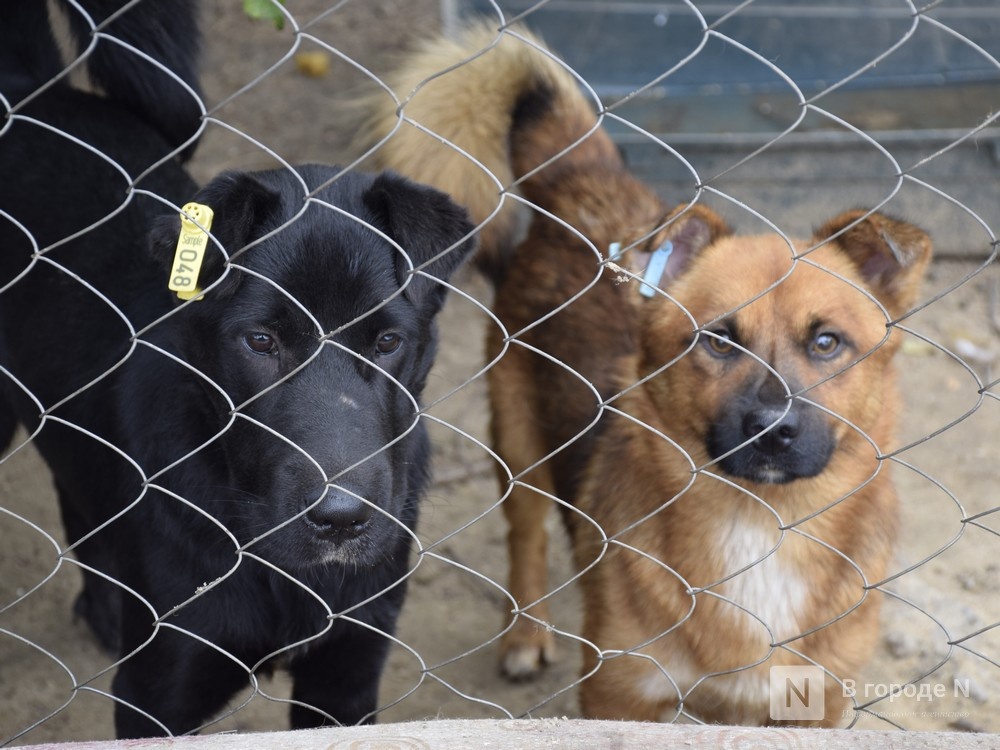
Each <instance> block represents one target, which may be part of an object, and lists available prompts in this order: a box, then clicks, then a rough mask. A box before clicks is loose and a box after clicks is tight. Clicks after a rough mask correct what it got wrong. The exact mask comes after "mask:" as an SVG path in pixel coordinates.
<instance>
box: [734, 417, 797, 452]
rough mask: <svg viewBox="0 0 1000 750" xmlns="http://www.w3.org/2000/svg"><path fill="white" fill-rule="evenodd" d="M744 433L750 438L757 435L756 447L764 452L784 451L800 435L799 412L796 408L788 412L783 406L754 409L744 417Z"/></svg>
mask: <svg viewBox="0 0 1000 750" xmlns="http://www.w3.org/2000/svg"><path fill="white" fill-rule="evenodd" d="M776 422H777V424H776V425H775V423H776ZM771 425H775V426H774V427H771ZM769 427H770V429H768V428H769ZM764 430H767V432H764ZM761 433H763V434H761ZM743 435H744V436H745V437H747V438H748V439H749V438H754V437H756V438H757V439H756V441H755V442H754V447H756V448H757V449H758V450H760V451H762V452H764V453H769V454H772V455H773V454H776V453H782V452H784V451H787V450H788V449H789V448H790V447H791V446H792V443H794V442H795V439H796V438H797V437H798V436H799V418H798V414H797V413H796V410H795V409H791V410H789V411H788V413H787V414H786V413H785V410H784V409H783V408H777V407H765V408H762V409H754V410H753V411H750V412H747V414H746V416H745V417H743ZM758 436H759V437H758Z"/></svg>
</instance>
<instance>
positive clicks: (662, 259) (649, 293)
mask: <svg viewBox="0 0 1000 750" xmlns="http://www.w3.org/2000/svg"><path fill="white" fill-rule="evenodd" d="M673 251H674V243H672V242H671V241H670V240H667V241H666V242H664V243H663V244H662V245H660V246H659V247H658V248H656V250H654V251H653V253H652V255H650V256H649V263H648V264H647V265H646V272H645V273H643V275H642V282H641V283H640V284H639V293H640V294H641V295H642V296H643V297H653V296H654V295H655V294H656V290H657V289H659V286H660V280H661V279H662V278H663V272H664V271H665V270H667V261H668V260H670V254H671V253H672V252H673Z"/></svg>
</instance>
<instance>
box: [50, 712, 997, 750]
mask: <svg viewBox="0 0 1000 750" xmlns="http://www.w3.org/2000/svg"><path fill="white" fill-rule="evenodd" d="M998 742H1000V738H998V737H997V736H996V735H987V734H969V733H959V732H902V731H898V732H889V731H871V730H856V731H855V730H849V729H791V728H789V729H781V728H778V729H770V728H769V729H760V728H752V727H720V726H680V725H671V724H641V723H635V722H615V721H586V720H578V719H572V720H571V719H534V720H524V719H519V720H513V721H504V720H500V721H494V720H456V721H443V720H442V721H435V720H431V721H416V722H408V723H405V724H379V725H375V726H366V727H344V728H339V729H315V730H302V731H297V732H269V733H259V734H209V735H201V736H198V737H177V738H172V739H170V738H166V739H164V738H160V739H148V740H119V741H111V742H79V743H62V744H55V745H32V746H31V747H34V748H36V750H37V749H39V748H48V749H50V750H154V749H155V748H162V749H163V750H245V749H246V748H264V749H266V750H292V749H293V748H294V750H460V749H461V750H468V749H469V748H482V749H484V750H485V749H488V748H497V749H498V750H508V749H509V748H526V750H535V749H537V750H541V749H542V748H545V750H579V749H580V748H587V749H588V750H590V748H594V749H595V750H600V749H601V748H615V750H663V748H669V747H677V748H727V749H728V748H732V749H733V750H737V749H739V750H743V749H746V750H757V749H758V748H760V749H761V750H766V749H767V748H782V750H785V749H791V750H795V749H796V748H803V750H805V749H806V748H834V749H838V750H839V749H840V748H843V749H845V750H846V749H848V748H850V749H851V750H892V749H893V748H920V749H921V750H938V748H940V750H946V749H947V750H953V749H954V750H968V749H970V748H977V749H980V748H981V749H982V750H986V748H995V747H997V745H998Z"/></svg>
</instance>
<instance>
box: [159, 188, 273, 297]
mask: <svg viewBox="0 0 1000 750" xmlns="http://www.w3.org/2000/svg"><path fill="white" fill-rule="evenodd" d="M191 200H192V201H193V202H195V203H200V204H202V205H205V206H208V207H209V208H210V209H212V211H213V212H214V217H213V219H212V228H211V234H212V237H214V238H215V240H216V241H217V242H218V243H219V244H221V245H222V247H223V248H224V249H225V253H223V252H222V250H220V249H219V244H216V242H212V241H209V243H208V247H207V248H206V249H205V256H204V260H203V261H202V266H201V273H200V274H199V276H198V286H199V287H201V288H202V289H204V288H206V287H208V286H209V285H210V284H212V283H214V282H215V281H216V280H217V279H218V278H219V276H220V275H221V274H222V272H223V270H224V269H225V265H226V262H227V260H228V258H229V257H230V256H232V254H233V253H234V252H236V251H238V250H240V249H241V248H243V247H245V246H246V245H247V244H248V243H249V242H252V241H253V240H254V239H257V238H258V237H260V236H262V235H263V234H265V233H266V232H267V231H268V229H269V228H271V226H272V224H276V222H273V221H270V219H271V218H272V217H273V216H274V215H275V214H276V213H278V211H279V208H280V205H281V199H280V196H279V195H278V193H276V192H275V191H273V190H271V189H270V188H268V187H267V186H265V185H263V184H262V183H261V182H259V181H258V180H256V179H255V178H254V177H252V176H251V175H249V174H246V173H244V172H225V173H223V174H221V175H219V176H218V177H216V178H215V179H214V180H212V181H211V182H210V183H208V184H207V185H206V186H205V187H203V188H202V189H201V190H199V191H198V193H197V194H196V195H194V196H193V197H192V199H191ZM180 231H181V219H180V215H179V214H174V215H173V216H164V217H161V218H160V219H158V220H157V221H156V222H155V223H154V225H153V229H152V231H151V232H150V243H149V244H150V249H151V252H152V254H153V257H154V258H156V260H157V262H158V263H160V264H161V265H162V266H163V268H164V272H163V275H164V283H166V279H167V277H168V274H169V273H170V266H171V264H172V263H173V260H174V251H175V250H176V248H177V238H178V236H179V234H180ZM230 277H231V278H232V279H233V284H232V285H230V284H223V285H222V287H219V288H218V290H217V292H216V293H217V294H221V293H230V292H232V290H233V289H235V284H236V277H235V275H232V274H231V276H230Z"/></svg>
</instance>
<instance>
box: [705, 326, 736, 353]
mask: <svg viewBox="0 0 1000 750" xmlns="http://www.w3.org/2000/svg"><path fill="white" fill-rule="evenodd" d="M705 339H706V343H707V344H708V348H709V349H711V350H712V352H713V353H714V354H719V355H723V356H725V355H728V354H732V353H733V352H734V351H735V350H736V346H735V345H734V344H733V340H732V339H731V338H729V331H725V330H720V331H709V332H707V333H706V335H705Z"/></svg>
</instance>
